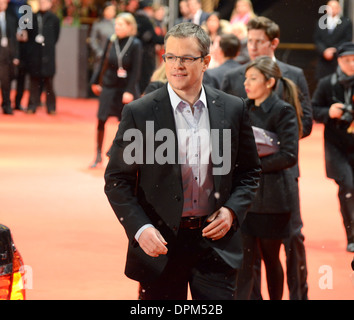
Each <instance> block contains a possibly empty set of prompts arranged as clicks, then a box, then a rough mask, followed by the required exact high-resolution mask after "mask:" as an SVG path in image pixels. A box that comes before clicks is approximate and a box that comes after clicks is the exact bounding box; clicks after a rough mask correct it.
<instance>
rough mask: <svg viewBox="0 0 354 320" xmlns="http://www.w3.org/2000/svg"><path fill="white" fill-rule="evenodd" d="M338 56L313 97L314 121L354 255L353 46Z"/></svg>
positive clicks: (351, 44) (342, 48)
mask: <svg viewBox="0 0 354 320" xmlns="http://www.w3.org/2000/svg"><path fill="white" fill-rule="evenodd" d="M337 54H338V58H337V60H338V69H337V71H336V72H335V73H333V74H331V75H328V76H327V77H324V78H322V79H321V80H320V81H319V83H318V85H317V88H316V90H315V92H314V94H313V98H312V105H313V117H314V119H315V120H316V121H318V122H320V123H323V124H324V125H325V130H324V140H325V160H326V172H327V177H328V178H330V179H333V180H335V182H336V183H337V185H338V187H339V190H338V198H339V203H340V211H341V213H342V217H343V224H344V229H345V232H346V236H347V251H349V252H354V130H353V127H354V126H353V115H354V113H353V111H352V110H354V109H353V108H354V106H353V105H354V102H353V101H354V100H353V98H354V43H352V42H346V43H344V44H343V45H342V46H340V47H339V48H338V53H337ZM345 106H346V108H345Z"/></svg>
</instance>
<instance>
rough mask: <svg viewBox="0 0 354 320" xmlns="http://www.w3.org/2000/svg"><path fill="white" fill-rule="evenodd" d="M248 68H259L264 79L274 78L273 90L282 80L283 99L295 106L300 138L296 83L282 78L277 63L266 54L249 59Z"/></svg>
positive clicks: (300, 128)
mask: <svg viewBox="0 0 354 320" xmlns="http://www.w3.org/2000/svg"><path fill="white" fill-rule="evenodd" d="M250 68H256V69H257V70H259V71H260V72H261V73H262V74H263V75H264V77H265V79H266V80H269V79H270V78H274V79H275V84H274V86H273V88H272V90H273V91H274V90H275V88H276V86H277V83H278V81H279V80H280V81H282V82H283V85H284V91H283V100H284V101H286V102H288V103H289V104H291V105H292V106H293V107H294V108H295V111H296V116H297V122H298V127H299V137H300V138H301V137H302V121H301V117H302V115H303V112H302V108H301V103H300V100H299V90H298V88H297V86H296V84H295V83H294V82H293V81H292V80H290V79H288V78H284V77H283V76H282V73H281V70H280V68H279V66H278V64H277V63H276V62H275V61H274V60H273V59H272V58H270V57H268V56H261V57H257V58H256V59H254V60H253V61H251V62H250V63H249V64H248V65H247V67H246V71H247V70H248V69H250Z"/></svg>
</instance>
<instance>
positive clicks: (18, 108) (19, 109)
mask: <svg viewBox="0 0 354 320" xmlns="http://www.w3.org/2000/svg"><path fill="white" fill-rule="evenodd" d="M14 110H18V111H25V109H24V108H23V107H22V106H16V107H15V108H14Z"/></svg>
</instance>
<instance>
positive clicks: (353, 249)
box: [347, 242, 354, 252]
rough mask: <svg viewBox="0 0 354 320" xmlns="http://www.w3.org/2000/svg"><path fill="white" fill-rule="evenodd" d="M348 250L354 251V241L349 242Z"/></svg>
mask: <svg viewBox="0 0 354 320" xmlns="http://www.w3.org/2000/svg"><path fill="white" fill-rule="evenodd" d="M347 251H348V252H354V242H351V243H348V246H347Z"/></svg>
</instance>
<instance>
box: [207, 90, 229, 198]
mask: <svg viewBox="0 0 354 320" xmlns="http://www.w3.org/2000/svg"><path fill="white" fill-rule="evenodd" d="M204 88H205V93H206V97H207V103H208V111H209V122H210V130H213V129H217V130H218V131H215V132H217V133H218V137H219V139H218V145H216V144H215V142H216V141H214V143H213V140H212V150H214V153H216V152H217V153H216V154H217V155H218V156H221V155H222V154H223V149H222V148H223V129H224V127H225V121H224V119H225V106H224V103H223V102H222V101H220V100H219V94H218V93H217V92H216V91H214V90H211V89H210V88H208V87H207V86H204ZM211 132H212V131H211ZM214 148H218V150H215V149H214ZM213 166H214V164H213ZM213 178H214V189H215V191H219V190H220V183H221V175H213Z"/></svg>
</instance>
